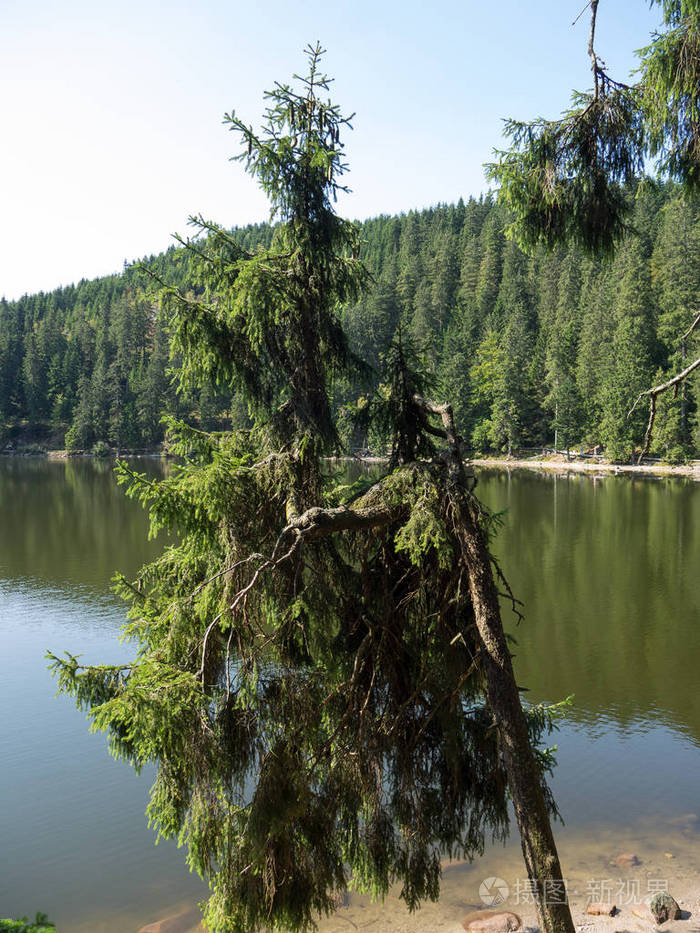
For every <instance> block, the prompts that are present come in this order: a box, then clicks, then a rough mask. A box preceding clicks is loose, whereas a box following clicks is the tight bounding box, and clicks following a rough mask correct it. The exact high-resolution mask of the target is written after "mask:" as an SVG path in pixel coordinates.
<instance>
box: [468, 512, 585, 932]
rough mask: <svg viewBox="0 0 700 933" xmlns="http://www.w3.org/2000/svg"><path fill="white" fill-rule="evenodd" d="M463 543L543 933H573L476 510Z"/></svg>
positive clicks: (493, 708) (491, 701)
mask: <svg viewBox="0 0 700 933" xmlns="http://www.w3.org/2000/svg"><path fill="white" fill-rule="evenodd" d="M463 513H464V514H463V516H462V519H463V522H464V525H463V527H464V531H465V535H464V544H465V548H466V552H467V558H468V561H469V588H470V592H471V597H472V601H473V605H474V615H475V618H476V626H477V629H478V631H479V635H480V636H481V640H482V642H483V647H484V652H483V665H484V673H485V680H486V683H485V692H486V699H487V702H488V704H489V707H490V708H491V711H492V713H493V716H494V719H495V721H496V724H497V727H498V730H499V735H500V740H501V746H502V752H503V759H504V762H505V766H506V772H507V777H508V783H509V785H510V789H511V793H512V795H513V807H514V809H515V818H516V820H517V823H518V828H519V830H520V839H521V844H522V850H523V855H524V857H525V865H526V867H527V873H528V876H529V878H530V880H531V881H532V882H533V893H535V897H536V902H537V911H538V914H539V919H540V923H541V925H542V930H543V931H546V933H574V923H573V919H572V917H571V911H570V909H569V904H568V901H567V898H566V892H565V890H564V885H563V879H562V872H561V866H560V864H559V856H558V854H557V848H556V845H555V842H554V836H553V834H552V827H551V824H550V820H549V813H548V811H547V805H546V801H545V796H544V791H543V788H542V781H541V776H540V770H539V767H538V765H537V761H536V759H535V756H534V753H533V751H532V747H531V745H530V738H529V735H528V728H527V722H526V720H525V715H524V713H523V708H522V705H521V703H520V694H519V691H518V688H517V685H516V681H515V674H514V672H513V664H512V661H511V657H510V652H509V651H508V645H507V642H506V638H505V634H504V631H503V623H502V620H501V610H500V605H499V602H498V592H497V589H496V585H495V581H494V578H493V572H492V569H491V558H490V555H489V551H488V548H487V546H486V541H485V538H484V534H483V531H482V529H481V526H480V523H479V519H478V516H477V514H476V512H475V508H474V506H473V505H470V504H466V503H465V507H464V508H463Z"/></svg>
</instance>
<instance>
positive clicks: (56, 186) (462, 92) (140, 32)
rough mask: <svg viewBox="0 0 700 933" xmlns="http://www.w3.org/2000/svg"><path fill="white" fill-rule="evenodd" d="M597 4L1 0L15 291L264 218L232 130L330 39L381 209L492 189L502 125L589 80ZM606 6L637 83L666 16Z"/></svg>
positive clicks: (357, 160) (4, 186)
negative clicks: (209, 226) (193, 234)
mask: <svg viewBox="0 0 700 933" xmlns="http://www.w3.org/2000/svg"><path fill="white" fill-rule="evenodd" d="M584 3H585V0H536V2H534V3H532V2H530V3H527V2H525V0H499V2H483V0H482V2H475V0H432V2H430V3H428V2H423V0H404V2H397V0H373V2H372V0H353V2H349V0H323V2H320V0H304V2H301V0H295V2H291V0H286V2H285V0H264V2H263V3H260V4H255V3H251V2H250V0H247V2H245V3H243V2H240V0H196V2H194V0H169V2H168V3H165V2H155V0H139V2H136V0H121V2H113V0H32V2H31V3H29V2H27V0H0V132H1V136H0V296H2V295H4V296H5V297H7V298H8V299H13V298H17V297H19V296H20V295H22V294H24V293H32V292H36V291H39V290H50V289H53V288H56V287H58V286H60V285H68V284H71V283H72V282H77V281H79V280H80V279H82V278H88V279H89V278H94V277H96V276H98V275H104V274H108V273H112V272H117V271H119V270H120V269H121V268H122V267H123V264H124V262H125V261H126V262H130V261H133V260H134V259H138V258H141V257H143V256H146V255H150V254H153V253H158V252H161V251H162V250H164V249H166V248H167V247H168V246H169V245H170V244H171V243H172V234H173V233H175V232H180V233H187V232H188V228H187V218H188V217H189V216H190V215H192V214H196V213H202V214H203V215H204V216H205V217H207V218H208V219H211V220H215V221H217V222H218V223H220V224H223V225H225V226H235V225H243V224H246V223H251V222H257V221H261V220H266V219H267V218H268V213H269V212H268V207H267V204H266V201H265V199H264V197H263V195H262V194H261V192H260V191H259V190H258V189H257V187H256V184H255V182H254V181H253V180H252V179H250V178H249V177H248V176H247V175H246V174H245V172H244V170H243V166H242V165H241V163H239V162H231V161H230V158H231V156H233V155H235V154H237V152H238V151H239V148H238V142H237V138H236V137H235V135H233V134H232V133H231V132H230V131H228V129H227V127H225V126H224V125H223V123H222V118H223V115H224V113H228V112H230V111H231V110H232V109H234V108H235V110H236V112H237V114H238V115H239V116H240V117H242V118H243V119H244V120H245V121H246V122H248V123H253V124H257V123H258V122H259V118H260V116H261V114H262V111H263V109H264V100H263V94H264V91H265V90H266V89H268V88H270V87H272V86H273V84H274V82H275V81H282V82H286V81H289V80H290V79H291V77H292V75H293V74H294V73H295V72H301V73H303V72H304V69H305V64H306V62H305V59H304V55H303V50H304V47H305V46H306V45H307V44H308V43H315V42H316V41H317V40H318V41H320V42H321V44H322V45H323V46H324V48H325V49H326V50H327V52H326V55H325V57H324V68H325V71H326V72H327V73H328V74H329V75H331V76H334V79H335V80H334V83H333V85H332V96H333V99H334V100H335V101H336V102H337V103H339V104H340V105H341V107H342V108H343V109H344V110H345V111H346V112H349V113H352V112H355V113H356V117H355V119H354V121H353V126H354V130H353V132H352V133H350V134H348V136H347V138H346V151H347V156H348V162H349V164H350V174H349V176H346V177H347V178H348V183H349V185H350V186H351V188H352V189H353V190H352V193H351V194H350V195H347V196H345V197H344V198H343V199H342V201H340V202H339V210H340V211H341V213H343V214H344V215H345V216H348V217H352V218H356V219H365V218H367V217H373V216H376V215H378V214H387V213H388V214H393V213H399V212H401V211H408V210H411V209H420V208H424V207H428V206H430V205H434V204H437V203H445V202H452V201H457V200H458V199H459V198H460V197H464V198H465V199H466V198H467V197H469V196H470V195H474V196H478V195H479V194H480V193H481V192H484V191H486V190H488V183H487V181H486V180H485V178H484V171H483V163H484V162H488V161H490V160H491V159H492V157H493V150H494V148H499V147H503V146H504V144H505V143H504V139H503V136H502V125H503V123H502V121H503V118H504V117H517V118H518V119H532V118H533V117H536V116H545V117H556V116H557V115H558V114H559V113H560V112H561V110H562V109H564V108H565V107H566V106H567V104H568V102H569V97H570V93H571V90H572V88H577V89H579V90H584V89H586V88H588V87H589V86H590V84H591V80H590V71H589V67H590V63H589V60H588V56H587V42H588V27H589V21H588V14H587V13H584V15H583V16H582V17H581V18H580V19H579V21H578V23H577V24H576V25H572V22H573V20H574V19H575V18H576V17H577V15H578V14H579V13H580V12H581V9H582V7H583V5H584ZM658 22H659V8H658V6H656V5H655V6H653V7H652V8H650V6H649V3H648V2H646V0H601V2H600V7H599V12H598V41H597V50H598V53H599V55H601V56H602V58H603V59H604V60H605V62H606V64H607V66H608V68H609V71H610V73H611V74H612V75H613V76H614V77H618V78H619V79H621V80H624V79H625V77H626V76H628V75H629V73H630V71H631V69H633V68H634V67H635V63H636V59H635V57H634V50H635V49H638V48H640V47H641V46H643V45H645V44H646V43H647V41H648V39H649V35H650V32H651V31H652V30H653V29H654V27H655V26H657V25H658Z"/></svg>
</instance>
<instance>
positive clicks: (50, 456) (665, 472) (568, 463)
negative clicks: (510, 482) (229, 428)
mask: <svg viewBox="0 0 700 933" xmlns="http://www.w3.org/2000/svg"><path fill="white" fill-rule="evenodd" d="M0 458H7V459H42V460H83V459H86V460H105V461H106V460H121V459H131V458H140V459H144V458H149V459H154V460H171V459H173V458H172V454H170V453H168V452H166V451H164V450H158V449H155V450H154V449H151V450H140V451H124V452H121V453H120V454H119V455H117V454H116V453H115V452H110V454H108V455H107V456H104V455H99V454H94V453H92V451H89V450H76V451H69V450H60V449H54V450H51V449H49V450H41V451H37V450H24V449H22V448H19V449H15V450H0ZM329 460H331V461H334V462H336V463H339V462H344V463H360V464H367V465H368V466H371V465H376V464H381V463H387V462H388V457H379V456H366V457H353V456H341V457H330V458H329ZM465 464H467V465H469V466H475V467H485V468H486V469H497V470H508V471H510V470H543V471H545V472H550V473H557V474H559V475H563V474H566V473H588V474H592V475H593V476H595V475H601V474H605V475H613V476H619V475H626V476H635V475H636V476H671V477H683V478H686V479H691V480H693V481H695V482H700V460H692V461H690V462H689V463H683V464H670V463H642V464H632V463H610V462H609V461H605V460H602V459H601V460H596V461H594V462H591V461H586V460H578V459H572V460H567V459H566V457H564V456H563V455H561V454H559V455H557V456H553V457H547V458H543V457H539V456H538V457H534V458H532V459H526V460H523V459H518V458H514V457H512V458H509V457H474V458H465Z"/></svg>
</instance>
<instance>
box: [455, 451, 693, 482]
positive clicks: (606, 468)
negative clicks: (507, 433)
mask: <svg viewBox="0 0 700 933" xmlns="http://www.w3.org/2000/svg"><path fill="white" fill-rule="evenodd" d="M468 463H469V464H470V465H472V466H477V467H486V468H488V469H491V468H494V469H500V470H545V471H549V472H556V473H559V474H563V473H589V474H594V475H595V474H608V475H613V476H615V475H626V476H676V477H684V478H687V479H692V480H694V481H695V482H700V462H698V461H693V462H691V463H684V464H678V465H672V464H670V463H642V464H639V465H637V464H631V463H628V464H623V463H608V462H605V461H603V462H595V463H589V462H586V461H582V460H567V459H566V458H565V457H562V456H559V457H551V458H548V459H542V458H537V459H533V460H516V459H506V458H502V457H483V458H481V457H480V458H475V459H474V460H469V461H468Z"/></svg>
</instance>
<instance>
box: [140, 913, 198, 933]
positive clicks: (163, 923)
mask: <svg viewBox="0 0 700 933" xmlns="http://www.w3.org/2000/svg"><path fill="white" fill-rule="evenodd" d="M200 919H201V915H200V913H199V910H197V909H196V908H194V909H193V910H185V911H183V912H182V913H179V914H174V915H173V916H172V917H166V918H165V919H164V920H156V922H155V923H149V924H148V925H147V926H145V927H141V929H140V930H139V933H190V931H191V930H194V929H197V928H198V924H199V921H200Z"/></svg>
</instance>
